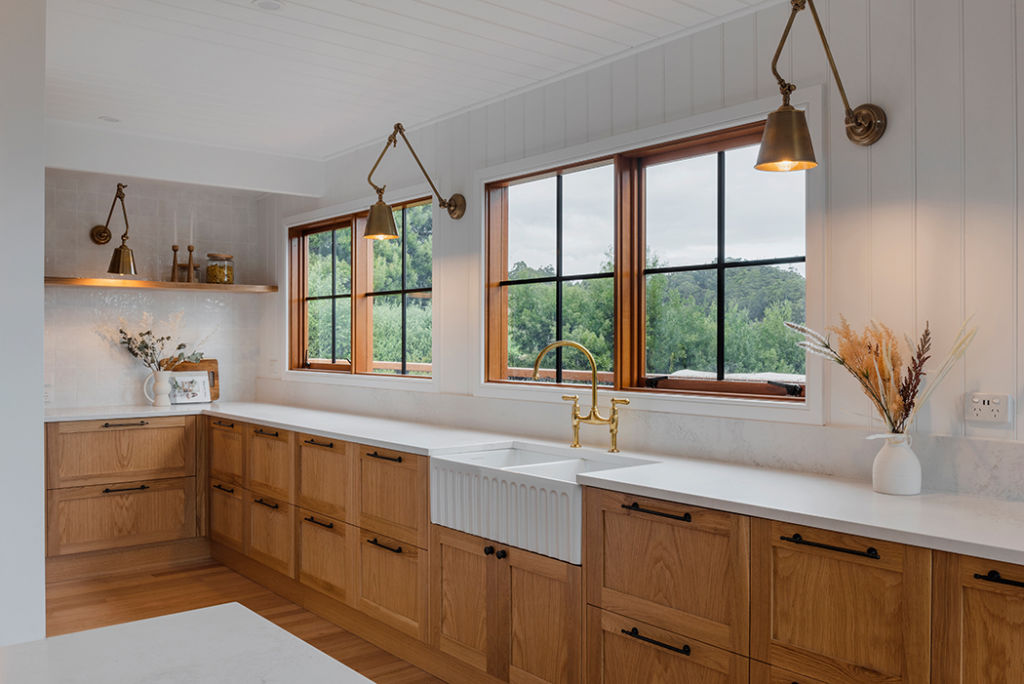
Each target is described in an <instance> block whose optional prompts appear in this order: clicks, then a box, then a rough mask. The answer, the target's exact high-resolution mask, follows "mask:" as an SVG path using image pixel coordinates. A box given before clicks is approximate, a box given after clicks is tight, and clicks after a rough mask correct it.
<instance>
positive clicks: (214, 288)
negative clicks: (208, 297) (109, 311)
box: [43, 276, 277, 294]
mask: <svg viewBox="0 0 1024 684" xmlns="http://www.w3.org/2000/svg"><path fill="white" fill-rule="evenodd" d="M43 282H44V283H45V284H47V285H58V286H63V287H123V288H128V289H133V290H193V291H194V290H200V291H203V292H235V293H239V294H252V293H260V292H277V285H239V284H232V285H223V284H220V283H171V282H166V281H162V280H125V279H122V278H68V277H64V276H46V277H45V278H43Z"/></svg>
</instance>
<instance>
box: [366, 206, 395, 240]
mask: <svg viewBox="0 0 1024 684" xmlns="http://www.w3.org/2000/svg"><path fill="white" fill-rule="evenodd" d="M363 237H366V238H369V239H371V240H397V239H398V226H396V225H395V215H394V214H393V213H392V212H391V207H389V206H388V205H387V204H386V203H385V202H384V200H383V199H378V200H377V201H376V202H375V203H374V205H373V206H372V207H370V215H369V216H368V217H367V218H366V230H365V231H364V232H363Z"/></svg>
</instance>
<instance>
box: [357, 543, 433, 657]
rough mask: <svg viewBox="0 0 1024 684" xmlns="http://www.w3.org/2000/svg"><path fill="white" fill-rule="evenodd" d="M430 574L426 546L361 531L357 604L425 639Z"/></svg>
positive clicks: (392, 624) (403, 629)
mask: <svg viewBox="0 0 1024 684" xmlns="http://www.w3.org/2000/svg"><path fill="white" fill-rule="evenodd" d="M429 573H430V566H429V565H428V563H427V552H426V551H424V550H423V549H420V548H417V547H415V546H412V545H410V544H408V543H406V542H403V541H402V540H400V539H395V538H393V537H387V536H384V535H382V534H379V533H377V532H371V531H369V530H360V534H359V600H358V602H357V605H356V607H357V608H358V609H359V610H361V611H363V612H364V613H366V614H367V615H369V616H370V617H372V618H376V619H377V620H380V621H381V622H383V623H385V624H387V625H390V626H392V627H394V628H395V629H398V630H400V631H402V632H405V633H406V634H408V635H410V636H413V637H416V638H417V639H420V640H422V641H426V640H427V581H428V576H429Z"/></svg>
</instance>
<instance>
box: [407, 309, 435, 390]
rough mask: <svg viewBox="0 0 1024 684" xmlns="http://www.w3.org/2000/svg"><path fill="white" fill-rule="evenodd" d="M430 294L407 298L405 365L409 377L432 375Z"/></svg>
mask: <svg viewBox="0 0 1024 684" xmlns="http://www.w3.org/2000/svg"><path fill="white" fill-rule="evenodd" d="M431 304H432V300H431V298H430V294H414V295H406V297H405V363H406V369H407V372H408V374H409V375H430V362H431V353H432V351H433V350H432V349H431V348H430V345H431V342H432V337H431V335H430V330H431V319H430V317H431Z"/></svg>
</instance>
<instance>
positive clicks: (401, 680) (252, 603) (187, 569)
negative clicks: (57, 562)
mask: <svg viewBox="0 0 1024 684" xmlns="http://www.w3.org/2000/svg"><path fill="white" fill-rule="evenodd" d="M231 601H237V602H238V603H241V604H242V605H243V606H245V607H246V608H249V609H250V610H252V611H254V612H256V613H259V614H260V615H262V616H263V617H265V618H267V619H268V620H270V621H271V622H274V623H275V624H277V625H279V626H280V627H282V628H283V629H286V630H288V631H289V632H291V633H292V634H294V635H295V636H297V637H299V638H300V639H302V640H303V641H306V642H307V643H309V644H311V645H313V646H314V647H316V648H318V649H320V650H321V651H323V652H324V653H326V654H328V655H330V656H332V657H333V658H336V659H337V660H339V661H341V662H342V663H344V664H345V665H348V666H349V667H351V668H352V669H353V670H356V671H357V672H359V673H360V674H362V675H363V676H365V677H369V678H370V679H372V680H373V681H375V682H379V683H381V684H427V683H436V682H440V681H441V680H439V679H436V678H435V677H432V676H431V675H429V674H427V673H426V672H424V671H423V670H420V669H419V668H417V667H415V666H413V665H410V664H409V663H407V662H405V661H404V660H401V659H399V658H397V657H396V656H393V655H391V654H390V653H388V652H386V651H384V650H381V649H380V648H377V647H376V646H374V645H373V644H371V643H369V642H368V641H364V640H363V639H361V638H359V637H358V636H356V635H355V634H352V633H351V632H347V631H345V630H343V629H341V628H340V627H338V626H337V625H334V624H332V623H330V622H328V621H327V620H324V619H323V618H321V617H319V616H317V615H314V614H313V613H311V612H309V611H307V610H305V609H304V608H301V607H300V606H298V605H296V604H294V603H292V602H291V601H288V600H286V599H284V598H282V597H280V596H278V595H277V594H274V593H273V592H271V591H270V590H268V589H266V588H264V587H261V586H260V585H258V584H256V583H255V582H252V581H251V580H249V579H246V578H245V577H243V576H242V575H239V574H238V573H237V572H235V571H233V570H231V569H229V568H227V567H225V566H223V565H221V564H220V563H217V562H215V561H210V562H206V563H202V564H198V565H190V566H184V567H176V568H173V569H168V570H164V571H160V572H139V573H133V574H127V575H118V576H116V577H104V578H93V579H86V580H70V581H66V582H55V583H52V584H48V585H47V587H46V633H47V635H48V636H56V635H58V634H67V633H69V632H78V631H81V630H83V629H92V628H94V627H104V626H106V625H114V624H118V623H122V622H130V621H132V620H142V619H145V618H151V617H157V616H159V615H167V614H169V613H178V612H181V611H184V610H192V609H195V608H204V607H206V606H213V605H217V604H221V603H228V602H231Z"/></svg>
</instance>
